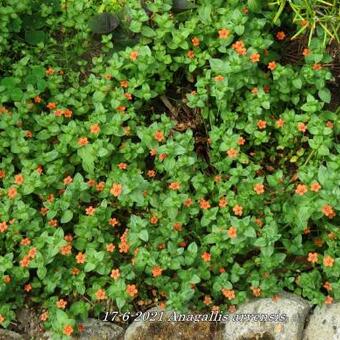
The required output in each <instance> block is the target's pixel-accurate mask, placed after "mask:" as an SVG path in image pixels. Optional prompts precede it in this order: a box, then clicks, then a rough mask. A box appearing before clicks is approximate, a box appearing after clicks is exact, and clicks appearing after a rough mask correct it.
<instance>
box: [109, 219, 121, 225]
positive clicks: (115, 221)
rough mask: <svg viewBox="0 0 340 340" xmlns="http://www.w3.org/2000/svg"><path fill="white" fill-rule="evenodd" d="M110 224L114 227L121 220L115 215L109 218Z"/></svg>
mask: <svg viewBox="0 0 340 340" xmlns="http://www.w3.org/2000/svg"><path fill="white" fill-rule="evenodd" d="M109 224H110V225H112V227H115V226H116V225H118V224H119V221H118V220H117V219H116V218H115V217H113V218H110V219H109Z"/></svg>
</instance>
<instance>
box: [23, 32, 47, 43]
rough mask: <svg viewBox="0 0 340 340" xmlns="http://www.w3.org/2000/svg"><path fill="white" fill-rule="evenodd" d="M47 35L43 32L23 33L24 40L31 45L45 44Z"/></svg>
mask: <svg viewBox="0 0 340 340" xmlns="http://www.w3.org/2000/svg"><path fill="white" fill-rule="evenodd" d="M46 38H47V35H46V34H45V32H44V31H25V40H26V42H27V43H29V44H31V45H38V44H40V43H42V42H45V40H46Z"/></svg>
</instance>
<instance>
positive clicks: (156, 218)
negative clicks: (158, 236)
mask: <svg viewBox="0 0 340 340" xmlns="http://www.w3.org/2000/svg"><path fill="white" fill-rule="evenodd" d="M150 223H151V224H157V223H158V217H157V216H151V218H150Z"/></svg>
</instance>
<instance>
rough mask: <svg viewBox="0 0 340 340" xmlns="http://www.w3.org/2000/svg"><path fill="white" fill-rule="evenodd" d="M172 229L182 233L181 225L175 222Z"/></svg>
mask: <svg viewBox="0 0 340 340" xmlns="http://www.w3.org/2000/svg"><path fill="white" fill-rule="evenodd" d="M173 227H174V229H175V230H176V231H182V224H181V223H179V222H176V223H175V224H174V225H173Z"/></svg>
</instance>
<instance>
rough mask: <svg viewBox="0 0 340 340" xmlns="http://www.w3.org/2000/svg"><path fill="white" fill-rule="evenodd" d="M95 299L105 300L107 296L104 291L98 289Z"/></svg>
mask: <svg viewBox="0 0 340 340" xmlns="http://www.w3.org/2000/svg"><path fill="white" fill-rule="evenodd" d="M96 299H97V300H106V299H107V296H106V292H105V290H104V289H98V290H97V292H96Z"/></svg>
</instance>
